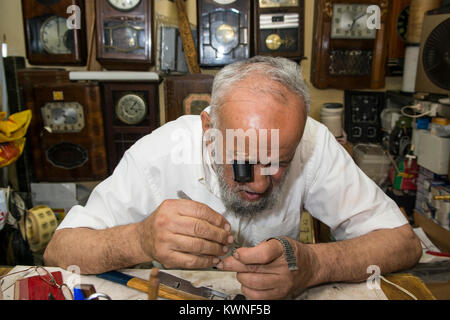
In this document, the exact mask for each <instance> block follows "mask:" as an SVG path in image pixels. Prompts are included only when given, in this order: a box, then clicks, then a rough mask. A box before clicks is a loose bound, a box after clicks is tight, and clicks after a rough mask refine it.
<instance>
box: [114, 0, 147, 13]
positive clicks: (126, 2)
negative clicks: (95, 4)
mask: <svg viewBox="0 0 450 320" xmlns="http://www.w3.org/2000/svg"><path fill="white" fill-rule="evenodd" d="M108 2H109V4H110V5H111V6H113V7H114V8H115V9H117V10H121V11H129V10H133V9H134V8H136V7H137V6H138V5H139V4H140V3H141V0H108Z"/></svg>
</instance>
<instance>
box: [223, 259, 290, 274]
mask: <svg viewBox="0 0 450 320" xmlns="http://www.w3.org/2000/svg"><path fill="white" fill-rule="evenodd" d="M281 266H282V265H281V264H277V263H270V264H243V263H242V262H240V261H239V260H237V259H235V258H234V257H226V258H224V259H222V261H220V263H219V264H218V265H217V268H218V269H220V270H223V271H232V272H244V273H266V274H269V273H274V274H275V273H279V272H280V270H279V268H280V267H281Z"/></svg>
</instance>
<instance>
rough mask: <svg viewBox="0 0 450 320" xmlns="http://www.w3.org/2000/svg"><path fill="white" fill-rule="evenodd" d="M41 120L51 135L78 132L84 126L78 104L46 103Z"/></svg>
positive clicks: (82, 113)
mask: <svg viewBox="0 0 450 320" xmlns="http://www.w3.org/2000/svg"><path fill="white" fill-rule="evenodd" d="M42 118H43V120H44V126H46V127H48V128H49V129H50V130H51V132H52V133H67V132H80V131H81V130H83V128H84V124H85V122H84V112H83V106H82V105H81V104H79V103H78V102H50V103H47V104H46V105H45V106H44V107H43V108H42Z"/></svg>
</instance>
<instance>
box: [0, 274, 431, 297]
mask: <svg viewBox="0 0 450 320" xmlns="http://www.w3.org/2000/svg"><path fill="white" fill-rule="evenodd" d="M11 270H12V268H11V267H4V268H0V276H2V275H5V274H7V273H8V272H9V271H11ZM386 279H388V280H389V281H391V282H393V283H395V284H397V285H400V286H401V287H403V288H404V289H406V290H408V291H409V292H411V293H412V294H413V295H415V296H416V297H417V298H418V299H419V300H435V299H436V298H435V297H434V295H433V294H432V292H431V290H430V289H429V288H428V287H427V286H426V285H425V284H424V283H423V282H422V281H421V280H420V279H419V278H417V277H415V276H412V275H410V274H394V275H388V276H386ZM381 289H382V290H383V292H384V294H385V295H386V297H387V298H388V299H389V300H411V299H412V298H411V297H409V296H408V295H407V294H405V293H403V292H402V291H400V290H399V289H397V288H396V287H394V286H392V285H391V284H388V283H386V282H384V281H381Z"/></svg>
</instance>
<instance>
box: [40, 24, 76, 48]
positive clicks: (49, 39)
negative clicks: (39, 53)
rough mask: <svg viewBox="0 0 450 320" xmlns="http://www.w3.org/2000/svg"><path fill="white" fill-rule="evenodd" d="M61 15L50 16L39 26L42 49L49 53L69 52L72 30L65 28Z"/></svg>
mask: <svg viewBox="0 0 450 320" xmlns="http://www.w3.org/2000/svg"><path fill="white" fill-rule="evenodd" d="M66 21H67V20H66V19H64V18H63V17H57V16H51V17H50V18H48V19H47V20H45V21H44V23H43V24H42V26H41V30H40V40H41V43H42V46H43V47H44V50H45V51H47V53H50V54H71V53H72V51H73V31H72V30H69V29H68V28H67V22H66Z"/></svg>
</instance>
